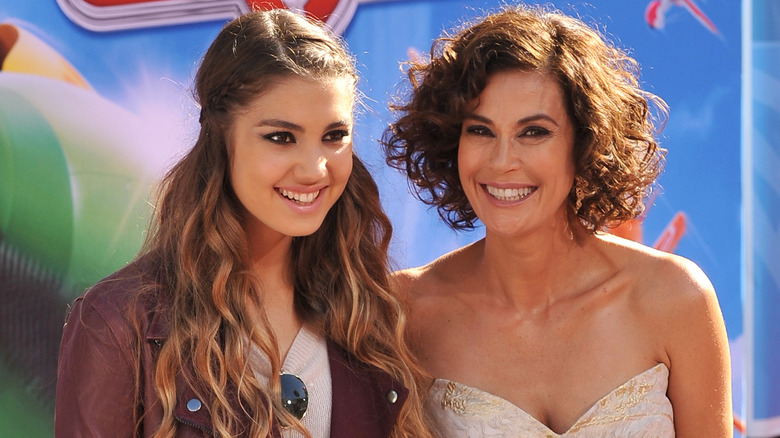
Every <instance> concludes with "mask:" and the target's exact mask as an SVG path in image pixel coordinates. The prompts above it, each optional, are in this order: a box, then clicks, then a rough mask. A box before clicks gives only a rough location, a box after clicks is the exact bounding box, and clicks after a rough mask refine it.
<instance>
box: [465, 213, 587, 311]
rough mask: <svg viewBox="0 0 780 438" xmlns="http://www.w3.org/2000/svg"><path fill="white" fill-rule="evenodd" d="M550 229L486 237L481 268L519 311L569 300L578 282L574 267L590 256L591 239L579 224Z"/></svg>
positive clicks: (505, 298) (501, 295)
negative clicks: (516, 234)
mask: <svg viewBox="0 0 780 438" xmlns="http://www.w3.org/2000/svg"><path fill="white" fill-rule="evenodd" d="M574 227H575V229H572V228H571V227H570V226H569V225H568V223H567V225H566V226H560V225H558V226H549V227H546V229H544V230H537V231H535V232H533V233H531V234H528V235H524V236H514V237H506V236H496V235H495V234H493V233H491V232H490V231H488V232H487V233H486V236H485V240H484V245H483V253H482V256H483V258H482V263H481V269H483V270H484V275H485V278H486V279H487V281H488V284H490V285H491V287H490V288H491V289H492V290H494V291H496V293H497V294H498V295H499V297H500V298H501V299H503V300H506V301H507V303H509V304H510V305H513V306H515V307H518V308H525V309H529V310H539V309H545V308H548V307H549V306H550V305H552V304H554V303H555V302H556V301H557V300H559V299H562V298H566V296H567V294H568V293H570V292H571V290H572V285H573V283H574V282H576V279H575V278H574V277H573V275H572V272H574V269H573V267H574V266H577V265H578V264H579V263H581V262H582V261H583V260H584V259H585V257H586V254H587V246H588V243H589V241H590V237H589V236H588V234H587V232H584V230H583V229H582V228H581V226H580V225H579V224H575V225H574Z"/></svg>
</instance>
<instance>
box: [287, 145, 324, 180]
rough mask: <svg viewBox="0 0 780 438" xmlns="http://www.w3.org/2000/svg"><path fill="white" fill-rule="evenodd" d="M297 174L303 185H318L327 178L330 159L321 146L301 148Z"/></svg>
mask: <svg viewBox="0 0 780 438" xmlns="http://www.w3.org/2000/svg"><path fill="white" fill-rule="evenodd" d="M295 174H296V177H298V178H299V179H300V182H301V183H309V184H313V183H316V182H318V181H320V180H321V179H322V178H324V177H325V176H327V174H328V158H327V156H326V155H325V151H324V149H323V147H322V146H321V145H314V144H312V145H305V146H304V147H303V148H301V150H300V155H299V158H298V164H297V166H296V168H295Z"/></svg>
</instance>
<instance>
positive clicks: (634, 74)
mask: <svg viewBox="0 0 780 438" xmlns="http://www.w3.org/2000/svg"><path fill="white" fill-rule="evenodd" d="M507 70H522V71H540V72H542V73H546V74H550V75H552V76H553V77H555V78H556V79H557V80H558V82H559V84H560V85H561V87H562V89H563V94H564V96H566V98H567V100H568V101H567V102H566V103H567V105H568V109H569V113H570V115H571V117H572V121H573V123H574V127H575V145H574V165H575V175H576V178H575V185H573V186H572V188H571V191H570V193H569V199H568V201H569V204H570V207H571V211H572V213H573V214H574V215H576V216H577V217H579V218H580V221H581V222H582V223H583V224H585V225H586V226H587V227H588V228H589V229H590V230H591V231H595V230H598V229H601V228H603V227H605V226H615V225H618V224H619V223H621V222H623V221H626V220H629V219H632V218H634V217H636V216H638V215H640V214H641V213H642V212H643V211H644V208H645V205H644V203H645V201H646V199H647V197H648V196H649V195H650V192H651V189H652V187H653V184H654V182H655V180H656V178H657V176H658V175H659V173H660V172H661V170H662V168H663V163H664V155H665V152H666V151H665V150H664V149H663V148H661V147H660V146H659V145H658V143H657V141H656V135H657V134H658V133H659V132H660V129H658V128H660V127H662V126H663V122H664V120H665V118H666V115H667V111H668V108H667V106H666V104H665V103H664V102H663V101H662V100H661V99H660V98H658V97H657V96H655V95H653V94H651V93H648V92H645V91H643V90H641V89H640V88H639V80H638V78H639V68H638V65H637V63H636V61H635V60H634V59H633V58H631V57H630V56H629V55H628V54H627V53H626V52H625V51H624V50H622V49H620V48H617V47H615V46H614V45H612V44H611V43H609V42H608V40H606V39H605V38H604V37H602V36H601V35H600V33H599V32H598V31H597V30H595V29H594V28H591V27H589V26H588V25H587V24H585V23H584V22H583V21H581V20H579V19H577V18H573V17H570V16H567V15H565V14H563V13H560V12H558V11H556V10H554V9H552V8H549V7H542V6H527V5H520V6H507V7H504V8H503V9H501V10H499V11H498V12H494V13H492V14H489V15H487V16H485V17H482V18H478V19H476V20H475V21H473V22H471V23H466V24H465V26H464V27H463V28H462V29H461V30H460V31H458V32H455V33H454V34H453V35H444V36H442V37H440V38H438V39H437V40H436V41H435V42H434V44H433V46H432V47H431V52H430V61H429V62H424V61H423V62H414V61H412V62H410V63H408V70H407V79H408V81H407V83H406V85H407V86H406V87H405V88H403V89H402V90H401V92H400V94H399V96H398V97H397V99H396V101H395V102H394V103H393V104H392V105H391V109H393V110H394V111H396V112H397V114H398V118H397V120H396V121H395V122H394V123H392V124H391V126H390V127H389V128H388V129H387V130H386V131H385V133H384V134H383V137H382V144H383V146H384V149H385V153H386V156H387V161H388V163H389V164H390V165H391V166H393V167H396V168H398V169H399V170H402V171H403V172H405V173H406V174H407V176H408V177H409V178H410V181H411V182H412V183H413V184H414V185H416V186H417V187H416V188H417V195H418V197H419V198H420V199H421V200H422V201H423V202H425V203H427V204H430V205H434V206H436V207H437V209H438V211H439V215H440V216H441V217H442V219H444V221H445V222H446V223H447V224H448V225H449V226H450V227H452V228H454V229H471V228H474V226H475V222H476V220H477V217H476V214H475V213H474V210H473V209H472V208H471V205H470V204H469V201H468V199H467V198H466V195H465V193H464V192H463V188H462V187H461V184H460V179H459V177H458V162H457V157H458V142H459V139H460V132H461V126H462V121H463V119H464V116H465V115H467V114H468V112H469V111H471V110H472V105H473V102H474V100H475V99H477V98H478V97H479V95H480V93H481V92H482V90H483V89H484V88H485V85H486V83H487V79H488V77H489V76H490V75H491V74H494V73H496V72H501V71H507ZM577 185H579V186H580V191H581V193H582V196H583V197H582V199H581V206H580V207H579V208H577V207H576V206H577V204H578V203H577V193H576V186H577Z"/></svg>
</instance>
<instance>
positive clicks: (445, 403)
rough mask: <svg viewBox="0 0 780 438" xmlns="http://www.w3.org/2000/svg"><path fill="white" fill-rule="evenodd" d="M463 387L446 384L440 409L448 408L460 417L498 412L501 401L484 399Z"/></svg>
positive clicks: (450, 383) (500, 407)
mask: <svg viewBox="0 0 780 438" xmlns="http://www.w3.org/2000/svg"><path fill="white" fill-rule="evenodd" d="M480 395H481V394H479V393H476V394H475V391H474V390H473V389H471V388H469V387H467V386H465V385H458V384H457V383H455V382H448V383H447V386H446V387H445V389H444V395H442V398H441V407H442V408H444V409H447V408H450V409H452V411H453V412H455V413H456V414H458V415H460V416H462V417H463V416H475V415H476V416H479V415H485V414H491V413H495V412H500V411H501V409H502V404H503V403H502V402H503V400H499V399H493V398H491V399H486V398H485V397H480Z"/></svg>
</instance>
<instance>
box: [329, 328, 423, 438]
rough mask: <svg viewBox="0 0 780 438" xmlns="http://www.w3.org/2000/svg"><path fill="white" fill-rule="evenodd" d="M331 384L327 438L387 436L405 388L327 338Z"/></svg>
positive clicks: (381, 437)
mask: <svg viewBox="0 0 780 438" xmlns="http://www.w3.org/2000/svg"><path fill="white" fill-rule="evenodd" d="M328 360H329V361H330V375H331V379H332V388H333V409H332V414H331V415H332V417H331V426H330V436H331V438H348V437H361V438H387V437H389V436H390V433H391V432H392V430H393V427H394V426H395V423H396V421H397V419H398V414H399V413H400V411H401V407H402V406H403V404H404V402H405V401H406V397H407V395H408V393H409V391H408V390H407V389H406V388H405V387H404V386H403V385H401V383H399V382H398V381H396V380H395V379H393V378H392V377H391V376H389V375H388V374H386V373H385V372H383V371H381V370H379V369H376V368H373V367H369V366H367V365H365V364H363V363H362V362H359V361H358V360H356V359H354V358H353V357H352V356H350V355H349V354H348V353H347V352H346V351H344V350H343V349H341V348H340V347H338V346H336V345H335V344H334V343H333V342H330V341H329V342H328Z"/></svg>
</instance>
